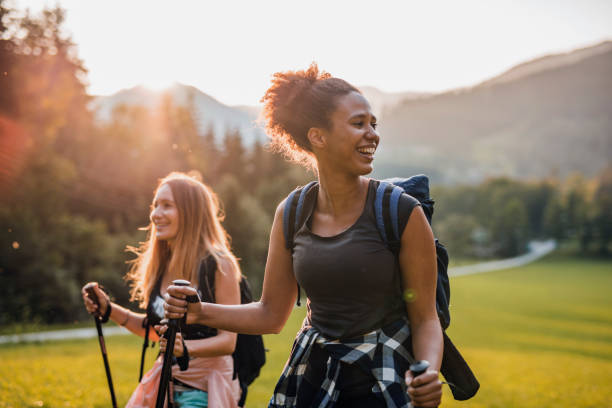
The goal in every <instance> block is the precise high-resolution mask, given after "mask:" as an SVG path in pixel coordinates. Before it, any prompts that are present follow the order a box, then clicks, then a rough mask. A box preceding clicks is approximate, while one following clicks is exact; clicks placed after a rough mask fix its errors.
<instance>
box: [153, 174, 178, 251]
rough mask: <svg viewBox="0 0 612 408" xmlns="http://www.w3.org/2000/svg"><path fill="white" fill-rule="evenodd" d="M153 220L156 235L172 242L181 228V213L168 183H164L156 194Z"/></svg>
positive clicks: (160, 238)
mask: <svg viewBox="0 0 612 408" xmlns="http://www.w3.org/2000/svg"><path fill="white" fill-rule="evenodd" d="M150 218H151V222H152V223H153V224H154V225H155V237H156V238H157V239H159V240H162V241H168V243H171V242H172V241H173V240H174V239H175V238H176V236H177V234H178V230H179V213H178V208H177V207H176V202H175V201H174V196H173V195H172V189H171V188H170V186H169V185H168V184H162V185H161V186H160V187H159V188H158V189H157V193H156V194H155V198H154V200H153V208H152V209H151V215H150Z"/></svg>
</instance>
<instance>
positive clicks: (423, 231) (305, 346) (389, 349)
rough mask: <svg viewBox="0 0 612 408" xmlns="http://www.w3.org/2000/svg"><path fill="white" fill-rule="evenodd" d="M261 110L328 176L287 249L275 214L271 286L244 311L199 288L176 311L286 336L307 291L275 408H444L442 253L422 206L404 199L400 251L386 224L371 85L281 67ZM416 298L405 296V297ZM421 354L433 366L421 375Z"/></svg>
mask: <svg viewBox="0 0 612 408" xmlns="http://www.w3.org/2000/svg"><path fill="white" fill-rule="evenodd" d="M262 101H263V102H264V111H263V117H264V119H265V120H266V124H267V130H268V134H269V135H270V137H271V139H272V144H273V145H274V146H275V147H276V148H277V149H278V150H281V151H283V152H284V153H285V154H287V155H288V156H290V157H291V158H292V159H294V160H296V161H298V162H300V163H304V164H306V165H308V166H312V168H314V170H315V171H316V174H317V176H318V184H317V188H314V189H311V190H310V191H312V192H313V193H312V194H311V197H307V198H306V200H305V202H304V203H305V204H304V210H303V213H304V214H306V218H305V221H304V223H303V224H301V225H299V226H298V228H297V229H296V231H295V232H294V235H293V239H292V244H291V245H286V240H285V237H284V233H283V216H284V212H285V211H286V210H285V203H286V200H285V201H283V202H281V203H280V205H279V206H278V208H277V210H276V214H275V217H274V222H273V225H272V232H271V237H270V244H269V252H268V259H267V264H266V270H265V277H264V284H263V293H262V297H261V299H260V301H259V302H254V303H251V304H248V305H242V306H224V305H216V304H210V303H199V304H198V303H196V304H189V305H187V302H186V301H185V300H183V299H185V297H186V295H189V294H193V290H192V289H190V288H185V287H183V288H181V287H176V286H171V287H169V288H168V294H169V296H167V297H166V305H165V307H166V316H167V317H169V318H178V317H181V316H182V315H183V314H184V313H186V312H187V311H188V313H187V319H188V321H197V322H199V323H202V324H206V325H209V326H212V327H218V328H222V329H224V330H229V331H235V332H240V333H253V334H255V333H278V332H280V330H281V329H282V328H283V326H284V324H285V322H286V320H287V318H288V317H289V314H290V313H291V310H292V308H293V304H294V302H295V300H296V297H297V296H298V286H297V285H296V283H299V285H300V286H301V287H302V288H304V290H305V292H306V294H307V297H308V304H307V306H308V315H307V317H306V319H305V320H304V324H303V326H302V328H301V330H300V331H299V333H298V335H297V338H296V341H295V343H294V345H293V348H292V352H291V356H290V357H289V360H288V362H287V364H286V366H285V369H284V371H283V373H282V375H281V378H280V380H279V382H278V383H277V385H276V388H275V390H274V394H273V396H272V399H271V401H270V407H332V406H333V407H369V408H371V407H407V406H408V404H409V401H410V400H411V401H412V403H413V404H414V405H416V406H419V407H437V406H438V405H439V404H440V399H441V395H442V391H441V382H440V381H439V376H438V371H439V369H440V364H441V358H442V349H443V342H442V330H441V327H440V322H439V320H438V316H437V313H436V306H435V291H436V279H437V269H436V254H435V244H434V238H433V234H432V231H431V228H430V226H429V224H428V222H427V219H426V217H425V214H424V212H423V210H422V208H421V207H420V204H419V202H418V201H417V200H416V199H414V198H413V197H411V196H409V195H407V194H403V195H402V196H401V199H400V201H399V219H400V228H402V229H403V232H402V233H401V248H400V250H399V255H398V256H396V255H394V254H393V253H392V252H391V250H390V249H389V248H388V247H387V246H386V245H385V243H384V242H383V241H382V239H381V237H380V234H379V233H378V230H377V227H376V219H375V215H374V210H373V205H372V201H373V199H374V196H375V192H376V188H377V186H378V185H379V182H378V181H376V180H373V179H369V178H367V177H366V175H367V174H369V173H370V172H371V171H372V162H373V160H374V155H375V152H376V149H377V147H378V144H379V141H380V136H379V134H378V132H377V130H376V126H377V123H376V117H375V116H374V114H373V113H372V110H371V107H370V104H369V103H368V101H367V100H366V99H365V98H364V96H363V95H362V94H361V92H360V91H359V90H358V89H357V88H355V87H354V86H352V85H350V84H349V83H347V82H346V81H344V80H342V79H340V78H334V77H332V76H331V75H329V74H328V73H325V72H320V71H319V70H318V68H317V66H316V65H315V64H313V65H311V66H310V67H309V68H308V69H307V70H304V71H295V72H291V71H290V72H281V73H276V74H275V75H274V78H273V80H272V85H271V87H270V88H269V89H268V90H267V92H266V94H265V95H264V97H263V99H262ZM405 291H408V292H409V293H412V294H415V296H413V297H410V298H407V301H404V298H403V297H402V293H404V292H405ZM413 358H416V359H417V360H428V361H429V362H430V368H429V369H428V370H427V371H426V372H425V373H423V374H421V375H419V376H417V377H416V378H413V377H412V375H411V373H410V371H409V370H408V367H409V362H410V361H412V359H413Z"/></svg>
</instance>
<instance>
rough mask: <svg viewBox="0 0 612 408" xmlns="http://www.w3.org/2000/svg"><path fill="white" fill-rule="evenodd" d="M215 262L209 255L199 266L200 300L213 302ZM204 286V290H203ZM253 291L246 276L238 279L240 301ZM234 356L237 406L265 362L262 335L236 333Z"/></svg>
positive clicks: (241, 403)
mask: <svg viewBox="0 0 612 408" xmlns="http://www.w3.org/2000/svg"><path fill="white" fill-rule="evenodd" d="M216 270H217V262H216V261H215V258H213V257H212V256H209V257H208V258H206V260H204V261H203V262H202V265H201V267H200V291H201V293H202V300H203V301H205V302H213V303H214V302H215V291H214V287H215V272H216ZM205 288H206V291H205V290H204V289H205ZM252 301H253V293H252V292H251V286H250V285H249V281H248V280H247V278H246V276H244V275H242V276H241V279H240V303H241V304H245V303H251V302H252ZM232 357H233V358H234V378H236V377H238V381H239V383H240V389H241V391H242V395H241V397H240V401H238V406H243V405H244V402H245V400H246V396H247V388H248V386H249V385H251V383H252V382H253V381H255V379H256V378H257V377H258V376H259V372H260V370H261V367H263V365H264V364H265V363H266V349H265V347H264V343H263V337H262V336H261V335H258V334H240V333H239V334H238V337H237V339H236V349H235V350H234V353H233V354H232Z"/></svg>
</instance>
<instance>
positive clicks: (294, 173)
mask: <svg viewBox="0 0 612 408" xmlns="http://www.w3.org/2000/svg"><path fill="white" fill-rule="evenodd" d="M64 17H65V15H64V11H63V10H62V9H60V8H55V9H46V10H45V11H43V13H42V14H41V15H31V14H29V13H21V12H19V13H18V12H17V10H14V9H11V8H10V7H9V6H7V2H6V1H3V0H0V325H9V324H14V323H16V322H33V323H37V322H44V323H59V322H73V321H76V320H81V319H85V317H86V311H85V309H84V308H83V306H82V300H81V294H80V289H81V286H82V285H83V284H84V283H85V282H87V281H91V280H95V281H98V282H101V283H103V284H104V285H105V286H106V288H107V289H108V291H109V292H110V293H111V294H112V296H113V297H114V298H115V299H116V300H117V301H118V302H119V303H122V304H124V305H129V299H128V290H127V286H126V283H125V282H124V280H123V276H124V275H125V273H126V271H127V267H128V266H127V264H126V261H128V260H129V259H131V257H132V256H133V255H130V254H129V253H128V252H127V251H126V246H128V245H132V246H133V245H138V242H140V241H144V240H145V238H146V227H147V225H148V215H149V207H150V204H151V200H152V197H153V192H154V190H155V187H156V185H157V180H159V179H160V178H162V177H164V176H165V175H167V174H168V173H170V172H171V171H184V172H194V173H197V174H199V175H200V177H201V178H202V179H203V181H204V182H205V183H207V184H209V185H210V186H212V188H213V189H214V190H215V191H216V192H217V193H218V194H219V197H220V198H221V201H222V203H223V212H224V216H225V220H224V223H223V224H224V226H225V228H226V229H227V231H228V233H229V234H230V236H231V238H232V248H233V250H234V252H235V253H236V255H237V256H238V257H239V259H240V265H241V268H242V271H243V273H244V274H245V275H246V276H248V277H249V279H250V281H251V282H252V284H253V286H255V288H256V291H258V290H260V287H261V283H262V280H263V273H264V267H265V262H266V253H267V248H268V237H269V232H270V227H271V222H272V217H273V214H274V211H275V208H276V206H277V205H278V203H279V202H280V201H281V200H282V199H283V198H284V197H286V196H287V195H288V194H289V192H290V191H291V190H292V189H294V188H295V187H296V186H298V185H302V184H304V183H306V182H307V181H309V180H312V179H313V178H315V177H316V175H315V174H313V173H311V172H308V171H306V170H305V169H303V168H301V167H299V166H298V165H296V164H293V163H290V162H288V161H286V160H285V159H284V158H283V157H282V156H281V155H279V154H276V153H274V152H271V151H270V150H269V149H268V147H267V146H266V145H264V144H261V143H255V144H254V145H253V146H252V147H248V148H247V147H245V145H244V144H243V142H242V138H241V135H240V133H239V132H238V131H228V132H226V133H225V134H224V135H222V137H216V136H218V135H215V134H214V131H213V130H212V129H210V130H209V131H207V132H205V133H204V134H202V133H201V132H200V131H199V130H198V126H197V123H196V121H195V118H194V115H193V112H192V110H191V109H190V107H189V106H186V107H185V106H178V105H176V104H175V103H174V102H173V101H172V99H171V98H167V99H166V100H165V101H164V103H163V104H162V106H161V107H160V109H158V110H148V109H145V108H139V107H127V106H120V107H118V108H116V109H115V110H114V112H113V114H112V117H111V120H110V121H108V122H104V123H100V122H99V121H96V120H95V118H94V115H93V113H92V112H91V111H90V109H89V108H88V106H89V104H90V102H91V98H92V97H91V96H90V95H88V93H87V71H86V69H85V68H84V65H83V62H82V61H81V60H80V59H79V56H78V52H77V49H76V46H75V44H74V43H73V42H72V40H71V38H70V36H67V35H65V34H64V33H63V31H62V22H63V21H64ZM216 140H222V141H223V142H222V143H217V142H216ZM383 142H384V135H383ZM443 165H444V163H440V166H443ZM396 176H398V177H409V176H411V174H397V175H396ZM431 190H432V191H431V195H432V198H433V199H434V200H435V201H436V210H435V215H434V221H433V229H434V233H435V235H436V237H437V238H438V239H439V240H440V241H441V242H442V243H444V244H445V245H446V246H447V248H448V250H449V253H450V256H451V258H452V259H470V260H476V259H491V258H504V257H511V256H515V255H517V254H521V253H523V252H524V251H525V250H526V245H527V243H528V242H529V241H530V240H533V239H548V238H554V239H556V240H557V241H558V242H559V243H565V244H567V245H569V246H571V247H572V248H575V251H577V252H579V253H580V254H584V255H585V256H604V257H606V256H607V257H609V256H610V255H611V253H612V169H611V168H608V169H605V170H603V171H601V172H600V174H599V175H598V176H596V177H591V178H586V177H584V176H582V175H581V174H579V173H575V174H572V175H571V176H570V177H565V178H563V179H561V178H559V177H554V176H551V177H549V178H547V179H544V180H532V181H518V180H513V179H510V178H494V179H488V180H486V181H485V182H483V183H480V184H478V185H453V186H441V185H439V186H438V185H432V186H431ZM131 307H134V308H135V307H136V306H135V305H131Z"/></svg>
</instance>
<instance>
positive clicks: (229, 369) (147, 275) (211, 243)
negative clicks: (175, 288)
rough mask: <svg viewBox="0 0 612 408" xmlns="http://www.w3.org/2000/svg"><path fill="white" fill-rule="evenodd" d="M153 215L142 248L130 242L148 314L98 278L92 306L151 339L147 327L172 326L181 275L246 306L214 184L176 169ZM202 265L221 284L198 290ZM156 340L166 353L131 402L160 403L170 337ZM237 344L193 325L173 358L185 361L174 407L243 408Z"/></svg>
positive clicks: (135, 288)
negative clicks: (169, 304) (169, 294)
mask: <svg viewBox="0 0 612 408" xmlns="http://www.w3.org/2000/svg"><path fill="white" fill-rule="evenodd" d="M150 220H151V222H150V224H149V227H148V231H149V232H148V239H147V241H146V242H144V243H142V245H141V246H140V248H132V247H128V249H130V250H132V251H133V252H135V253H136V255H137V258H136V259H135V260H134V261H133V263H132V267H131V269H130V271H129V272H128V274H127V277H126V278H127V280H128V281H130V282H131V283H132V290H131V295H132V300H137V301H138V302H139V303H140V307H141V308H143V309H144V310H145V313H134V312H131V311H130V310H128V309H126V308H123V307H121V306H119V305H117V304H116V303H113V302H111V301H110V299H109V297H108V295H107V294H106V293H104V292H103V291H102V290H101V289H100V287H99V286H98V284H97V283H95V282H90V283H88V284H87V285H85V286H84V287H83V291H82V292H83V300H84V302H85V307H86V308H87V311H89V312H90V313H98V312H99V314H100V315H101V316H107V317H109V318H110V319H111V320H113V321H115V322H116V323H117V324H119V325H121V326H123V327H125V328H126V329H128V330H129V331H131V332H132V333H134V334H136V335H138V336H141V337H144V336H145V333H147V332H149V331H148V329H146V328H147V327H148V326H154V327H155V328H156V330H157V331H160V334H161V333H163V332H164V331H165V330H164V329H165V328H166V326H161V325H160V322H161V320H162V319H163V317H164V309H163V303H164V302H163V296H164V295H165V294H166V291H165V288H167V287H168V286H169V285H170V283H171V282H172V281H173V280H175V279H186V280H189V281H190V282H192V284H194V285H195V287H196V288H197V290H198V292H199V295H200V296H202V292H203V291H209V290H210V291H212V292H213V293H214V295H213V297H212V298H214V299H215V301H216V303H218V304H225V305H232V304H239V303H240V291H239V282H240V276H241V275H240V269H239V266H238V262H237V261H236V257H235V256H234V255H233V254H232V252H231V250H230V247H229V242H228V236H227V233H226V232H225V230H224V229H223V227H222V226H221V215H220V209H219V204H218V200H217V196H216V195H215V193H214V192H213V191H212V190H211V189H210V188H209V187H207V186H206V185H204V184H203V183H201V182H200V181H198V180H196V179H195V178H193V177H190V176H188V175H186V174H183V173H176V172H175V173H171V174H169V175H168V176H166V177H165V178H163V179H162V180H160V182H159V185H158V187H157V189H156V191H155V196H154V199H153V204H152V205H151V213H150ZM201 268H209V269H210V270H211V273H214V274H215V279H214V282H215V284H214V288H207V287H201V288H200V287H199V284H200V276H201V273H202V272H201ZM87 288H93V289H94V290H95V293H96V295H97V297H98V299H100V302H99V303H100V306H99V307H98V306H97V305H96V304H95V303H94V302H92V300H91V299H90V298H89V296H87V290H86V289H87ZM207 293H208V292H207ZM209 297H210V296H209ZM98 309H99V310H98ZM149 337H150V339H151V340H153V341H157V340H159V341H160V356H159V357H158V359H157V360H156V361H155V364H154V365H153V368H152V369H151V370H150V371H149V372H147V373H146V374H145V375H144V377H143V378H142V380H141V381H140V384H139V385H138V387H137V388H136V390H135V391H134V393H133V394H132V396H131V398H130V400H129V402H128V404H127V405H126V407H139V408H140V407H154V406H155V402H156V398H157V390H158V387H159V379H160V374H161V368H162V358H163V354H162V353H163V352H164V350H165V344H166V340H165V339H164V338H161V339H160V338H159V336H158V334H157V332H156V331H151V332H150V333H149ZM235 345H236V334H235V333H232V332H229V331H227V330H221V329H219V330H217V329H212V328H211V327H207V326H203V325H198V324H188V325H187V326H186V328H185V330H184V331H183V332H182V333H177V337H176V341H175V347H174V356H175V357H176V358H177V360H178V363H179V365H180V366H179V365H177V364H175V365H173V367H172V384H171V386H172V389H173V398H174V407H176V408H180V407H190V408H194V407H207V406H213V407H230V408H231V407H237V401H238V398H239V397H240V389H239V385H238V382H237V380H234V379H233V378H232V377H233V370H234V363H233V359H232V353H233V351H234V348H235Z"/></svg>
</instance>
